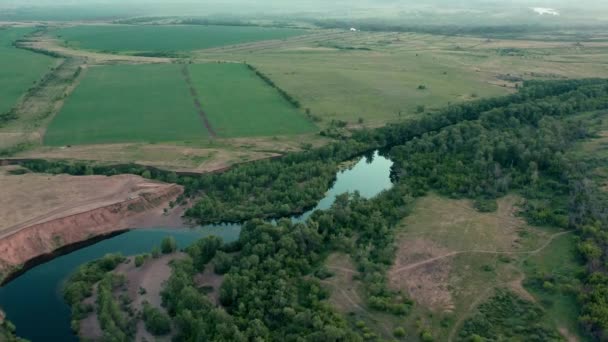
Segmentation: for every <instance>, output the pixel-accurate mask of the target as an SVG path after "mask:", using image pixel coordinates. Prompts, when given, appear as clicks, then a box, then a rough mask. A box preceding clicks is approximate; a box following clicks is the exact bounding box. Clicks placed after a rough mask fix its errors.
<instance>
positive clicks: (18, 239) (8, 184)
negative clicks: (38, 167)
mask: <svg viewBox="0 0 608 342" xmlns="http://www.w3.org/2000/svg"><path fill="white" fill-rule="evenodd" d="M0 188H1V189H2V191H3V196H1V197H0V217H3V220H2V222H1V224H2V230H1V231H0V272H1V273H2V275H4V276H6V275H7V273H9V272H11V271H12V270H14V269H15V268H16V267H18V266H20V265H23V264H24V263H26V262H27V261H29V260H31V259H34V258H36V257H39V256H42V255H45V254H49V253H52V252H54V251H55V250H57V249H59V248H61V247H64V246H67V245H72V244H75V243H79V242H83V241H86V240H89V239H91V238H94V237H98V236H104V235H108V234H111V233H113V232H118V231H122V230H125V229H130V228H150V227H158V226H160V225H161V224H162V225H166V226H167V227H183V226H184V223H183V222H182V221H181V218H180V211H179V210H181V209H182V208H178V209H176V210H174V211H172V212H171V213H170V214H169V215H166V214H165V213H164V210H163V209H164V208H167V207H169V202H170V201H173V200H175V198H176V197H177V196H179V195H180V194H181V193H182V192H183V189H182V187H180V186H178V185H174V184H166V183H160V182H153V181H148V180H146V179H143V178H141V177H138V176H132V175H120V176H113V177H104V176H84V177H73V176H66V175H59V176H49V175H42V174H25V175H19V176H13V175H6V174H0ZM4 195H6V196H4Z"/></svg>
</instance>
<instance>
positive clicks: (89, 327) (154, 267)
mask: <svg viewBox="0 0 608 342" xmlns="http://www.w3.org/2000/svg"><path fill="white" fill-rule="evenodd" d="M184 256H185V254H184V253H181V252H179V253H173V254H170V255H162V256H161V257H159V258H157V259H153V258H150V259H148V260H146V262H145V263H144V264H143V265H142V266H141V267H135V257H130V258H129V260H128V262H127V263H124V264H121V265H119V266H118V267H117V268H116V269H115V270H114V273H116V274H124V275H125V276H126V280H127V283H126V287H125V288H124V289H120V290H118V291H117V292H116V293H114V296H115V297H119V296H120V295H122V294H126V295H127V296H128V297H129V298H130V299H131V301H132V304H131V307H132V308H133V310H134V311H135V312H141V310H142V309H143V303H144V302H148V303H150V305H151V306H153V307H156V308H158V309H160V310H163V311H164V310H165V309H164V308H163V307H162V306H161V302H162V299H161V291H162V289H163V287H164V285H165V282H166V281H167V280H168V279H169V277H170V276H171V266H170V262H171V261H172V260H176V259H180V258H183V257H184ZM95 288H96V287H95ZM142 288H143V289H145V290H146V291H145V293H143V294H141V293H140V289H142ZM96 301H97V295H96V293H95V291H94V292H93V295H92V296H91V297H89V298H87V299H85V300H84V301H83V303H85V304H92V305H95V303H96ZM79 336H80V337H81V338H85V339H87V340H91V341H101V340H102V338H103V332H102V330H101V328H100V326H99V321H98V317H97V315H96V314H95V313H93V314H90V315H89V316H88V317H86V318H85V319H83V320H82V321H81V322H80V331H79ZM135 341H136V342H140V341H141V342H143V341H171V336H162V337H156V336H153V335H152V334H150V333H149V332H147V331H146V328H145V324H144V322H143V321H142V320H139V321H138V322H137V332H136V335H135Z"/></svg>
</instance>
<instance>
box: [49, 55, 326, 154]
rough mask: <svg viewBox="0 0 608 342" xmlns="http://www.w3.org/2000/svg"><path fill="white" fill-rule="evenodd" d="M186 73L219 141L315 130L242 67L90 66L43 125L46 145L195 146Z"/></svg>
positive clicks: (198, 129) (195, 115)
mask: <svg viewBox="0 0 608 342" xmlns="http://www.w3.org/2000/svg"><path fill="white" fill-rule="evenodd" d="M184 68H188V70H189V74H190V75H191V79H192V84H193V87H194V88H195V90H196V93H197V94H198V96H199V97H200V98H199V99H198V100H199V102H200V103H201V104H202V108H203V110H204V113H205V114H206V116H207V117H208V119H209V122H210V125H211V127H212V128H211V130H212V131H213V133H214V134H215V133H216V134H217V136H219V137H229V138H231V137H253V136H273V135H290V134H302V133H309V132H314V131H316V127H315V126H314V125H313V124H312V123H311V122H310V121H309V120H307V119H306V117H305V116H304V114H303V113H300V112H298V110H296V109H295V108H294V107H293V106H292V105H291V104H290V103H289V102H287V101H286V100H285V99H283V98H282V97H281V96H280V94H279V93H278V92H277V91H276V90H275V89H274V88H272V87H270V86H269V85H267V84H266V83H264V81H263V80H262V79H260V78H259V77H258V76H256V75H255V74H254V73H253V72H252V71H251V70H249V69H248V68H247V67H246V66H245V65H243V64H200V65H189V66H185V65H176V64H162V65H159V64H155V65H115V66H100V67H91V68H90V69H89V70H88V71H86V72H87V74H86V75H85V77H84V80H83V81H82V83H81V84H80V85H79V86H78V87H77V88H76V90H75V91H74V93H73V94H72V95H71V96H70V97H69V98H68V100H67V101H66V103H65V105H64V107H63V109H62V110H61V112H60V113H59V114H58V115H57V117H56V118H55V119H54V120H53V121H52V122H51V124H50V125H49V127H48V130H47V133H46V135H45V144H46V145H51V146H63V145H82V144H101V143H104V144H105V143H123V142H169V141H187V140H200V139H201V138H205V137H209V136H210V135H211V132H210V131H209V130H208V129H207V128H206V127H205V124H204V120H203V117H202V115H201V113H200V112H199V111H198V109H197V108H196V106H195V104H194V103H195V102H194V98H193V97H192V95H191V89H190V86H189V85H188V83H187V82H186V78H185V77H184V75H183V69H184Z"/></svg>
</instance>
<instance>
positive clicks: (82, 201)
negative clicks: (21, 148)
mask: <svg viewBox="0 0 608 342" xmlns="http://www.w3.org/2000/svg"><path fill="white" fill-rule="evenodd" d="M3 170H4V168H0V171H3ZM164 186H166V185H164V184H160V183H154V182H150V181H148V180H145V179H143V178H141V177H137V176H133V175H119V176H113V177H105V176H87V177H75V176H68V175H58V176H49V175H43V174H25V175H19V176H13V175H8V174H7V173H5V172H1V173H0V189H2V193H3V196H2V197H0V217H2V220H1V221H0V238H1V237H4V236H6V235H7V234H10V233H12V232H15V231H18V230H19V229H22V228H24V227H27V226H31V225H34V224H39V223H43V222H47V221H50V220H54V219H57V218H60V217H65V216H68V215H73V214H78V213H82V212H85V211H89V210H92V209H95V208H99V207H103V206H108V205H111V204H115V203H119V202H122V201H125V200H128V199H129V198H135V197H138V196H140V195H142V194H143V193H146V192H150V191H153V190H155V189H157V188H159V187H164Z"/></svg>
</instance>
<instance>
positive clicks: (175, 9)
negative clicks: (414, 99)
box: [0, 0, 608, 22]
mask: <svg viewBox="0 0 608 342" xmlns="http://www.w3.org/2000/svg"><path fill="white" fill-rule="evenodd" d="M60 7H61V8H60ZM534 7H548V8H554V9H556V10H558V11H559V13H560V17H562V18H566V19H567V18H578V19H579V20H580V18H592V19H602V20H605V19H608V15H607V13H608V0H576V1H573V0H350V1H346V0H334V1H332V0H164V1H161V0H0V17H2V16H7V15H8V14H13V15H14V14H15V13H19V14H20V15H25V14H24V13H35V14H36V15H44V14H45V13H48V14H49V15H50V14H51V13H53V15H60V14H61V13H62V11H63V12H64V13H65V12H67V11H72V12H75V11H77V10H79V11H82V13H83V16H85V17H86V16H87V15H91V13H89V14H87V15H85V14H84V13H86V12H87V11H97V14H98V15H103V13H107V15H108V16H136V15H190V16H211V15H216V14H222V15H239V16H259V15H277V14H299V15H305V14H307V15H318V16H320V17H343V18H347V17H349V16H351V17H357V18H361V17H365V16H367V17H382V16H385V15H386V16H393V17H397V16H402V17H406V16H415V15H417V14H418V13H423V14H425V15H428V14H434V15H437V16H442V17H445V18H447V19H446V20H449V18H450V16H458V15H461V16H462V15H466V14H467V13H483V14H487V15H489V16H494V17H495V18H503V20H505V22H508V20H506V19H505V18H508V17H510V18H514V19H517V18H518V16H522V15H534V13H533V12H532V10H531V8H534ZM27 11H29V12H27ZM104 11H105V12H104ZM70 15H74V13H70Z"/></svg>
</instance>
